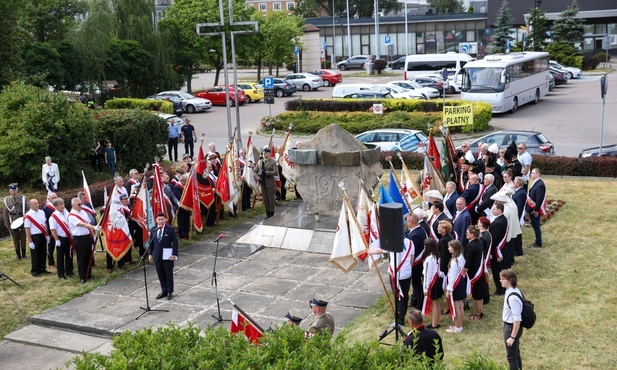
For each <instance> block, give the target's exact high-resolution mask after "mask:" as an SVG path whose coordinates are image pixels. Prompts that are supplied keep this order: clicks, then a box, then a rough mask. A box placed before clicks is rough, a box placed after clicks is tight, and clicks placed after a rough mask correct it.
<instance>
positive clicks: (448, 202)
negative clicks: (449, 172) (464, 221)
mask: <svg viewBox="0 0 617 370" xmlns="http://www.w3.org/2000/svg"><path fill="white" fill-rule="evenodd" d="M457 199H458V193H457V192H456V183H454V181H448V182H447V183H446V195H444V196H443V204H444V205H445V206H446V208H445V209H444V212H445V210H446V209H447V210H448V212H446V216H448V218H454V215H455V214H456V200H457Z"/></svg>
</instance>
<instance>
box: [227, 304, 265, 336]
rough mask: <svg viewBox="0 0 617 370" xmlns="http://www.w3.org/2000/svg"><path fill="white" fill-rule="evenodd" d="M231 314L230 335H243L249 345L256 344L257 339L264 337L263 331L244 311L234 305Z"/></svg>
mask: <svg viewBox="0 0 617 370" xmlns="http://www.w3.org/2000/svg"><path fill="white" fill-rule="evenodd" d="M233 306H234V310H233V312H232V314H231V326H230V328H229V331H230V332H231V333H244V335H245V336H246V337H247V338H248V339H249V340H250V341H251V343H258V342H259V338H261V337H263V336H264V331H263V329H262V328H261V327H260V326H259V325H257V323H255V322H254V321H253V319H251V318H250V317H249V316H248V315H247V314H246V313H245V312H244V311H242V310H241V309H240V308H239V307H238V306H236V305H235V304H234V305H233Z"/></svg>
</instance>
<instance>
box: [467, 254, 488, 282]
mask: <svg viewBox="0 0 617 370" xmlns="http://www.w3.org/2000/svg"><path fill="white" fill-rule="evenodd" d="M482 262H484V252H482ZM483 275H484V263H480V266H478V271H476V274H475V275H474V276H473V277H472V278H471V281H470V285H471V286H470V287H469V291H472V290H473V286H474V284H475V283H476V282H477V281H478V280H480V278H481V277H482V276H483Z"/></svg>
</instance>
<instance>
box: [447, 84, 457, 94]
mask: <svg viewBox="0 0 617 370" xmlns="http://www.w3.org/2000/svg"><path fill="white" fill-rule="evenodd" d="M448 94H456V89H455V88H454V86H450V87H448Z"/></svg>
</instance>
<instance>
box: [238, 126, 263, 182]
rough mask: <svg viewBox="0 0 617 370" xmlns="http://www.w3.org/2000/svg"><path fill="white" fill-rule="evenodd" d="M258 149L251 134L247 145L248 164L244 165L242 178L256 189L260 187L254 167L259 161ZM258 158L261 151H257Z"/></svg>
mask: <svg viewBox="0 0 617 370" xmlns="http://www.w3.org/2000/svg"><path fill="white" fill-rule="evenodd" d="M256 150H257V149H256V148H255V146H254V145H253V143H252V142H251V137H250V136H249V140H248V144H247V146H246V165H245V166H244V170H243V172H242V179H243V180H244V181H245V182H246V184H247V185H248V186H249V187H250V188H251V189H253V190H254V191H257V188H259V184H258V183H257V181H256V180H255V171H254V169H253V165H254V164H255V163H257V161H255V158H256V157H255V152H256ZM257 158H259V152H258V153H257Z"/></svg>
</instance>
